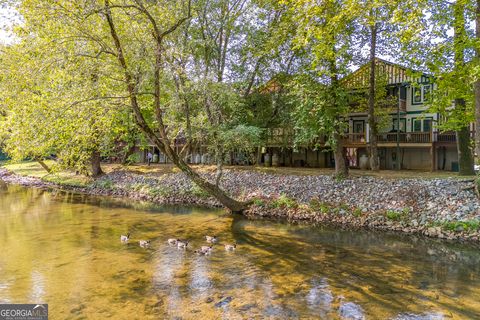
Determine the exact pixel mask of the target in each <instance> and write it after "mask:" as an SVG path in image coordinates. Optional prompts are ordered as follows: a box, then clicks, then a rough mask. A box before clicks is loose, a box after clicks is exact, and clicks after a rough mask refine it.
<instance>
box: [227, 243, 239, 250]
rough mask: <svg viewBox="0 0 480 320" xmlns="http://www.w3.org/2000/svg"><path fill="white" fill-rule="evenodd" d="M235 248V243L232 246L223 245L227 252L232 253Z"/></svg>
mask: <svg viewBox="0 0 480 320" xmlns="http://www.w3.org/2000/svg"><path fill="white" fill-rule="evenodd" d="M236 248H237V244H236V243H234V244H226V245H225V250H227V251H234V250H235V249H236Z"/></svg>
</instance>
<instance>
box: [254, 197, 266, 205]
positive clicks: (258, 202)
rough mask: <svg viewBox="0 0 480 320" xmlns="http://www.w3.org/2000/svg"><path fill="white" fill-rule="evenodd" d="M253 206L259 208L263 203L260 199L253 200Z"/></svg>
mask: <svg viewBox="0 0 480 320" xmlns="http://www.w3.org/2000/svg"><path fill="white" fill-rule="evenodd" d="M253 204H254V205H256V206H257V207H261V206H263V205H264V204H265V201H263V200H262V199H258V198H255V199H253Z"/></svg>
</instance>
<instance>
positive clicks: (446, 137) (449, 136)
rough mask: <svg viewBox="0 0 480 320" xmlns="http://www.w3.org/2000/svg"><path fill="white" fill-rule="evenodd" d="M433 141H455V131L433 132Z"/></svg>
mask: <svg viewBox="0 0 480 320" xmlns="http://www.w3.org/2000/svg"><path fill="white" fill-rule="evenodd" d="M433 141H436V142H447V143H448V142H450V143H455V142H457V135H456V133H455V132H434V133H433Z"/></svg>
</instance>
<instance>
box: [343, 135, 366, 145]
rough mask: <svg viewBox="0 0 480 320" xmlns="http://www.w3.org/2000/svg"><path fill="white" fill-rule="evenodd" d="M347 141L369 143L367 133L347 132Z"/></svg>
mask: <svg viewBox="0 0 480 320" xmlns="http://www.w3.org/2000/svg"><path fill="white" fill-rule="evenodd" d="M345 142H346V143H351V144H363V143H367V139H366V136H365V133H347V134H346V135H345Z"/></svg>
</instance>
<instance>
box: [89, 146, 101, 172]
mask: <svg viewBox="0 0 480 320" xmlns="http://www.w3.org/2000/svg"><path fill="white" fill-rule="evenodd" d="M90 161H91V165H92V177H98V176H101V175H102V174H103V171H102V167H101V165H100V152H98V151H94V152H93V153H92V158H91V160H90Z"/></svg>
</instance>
